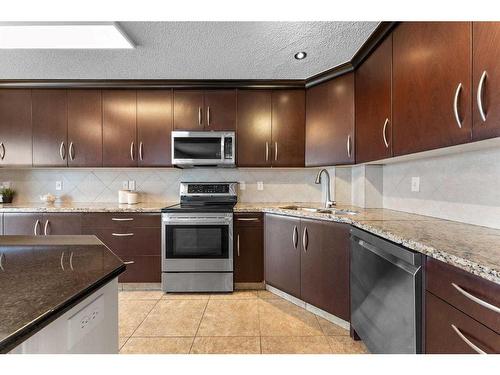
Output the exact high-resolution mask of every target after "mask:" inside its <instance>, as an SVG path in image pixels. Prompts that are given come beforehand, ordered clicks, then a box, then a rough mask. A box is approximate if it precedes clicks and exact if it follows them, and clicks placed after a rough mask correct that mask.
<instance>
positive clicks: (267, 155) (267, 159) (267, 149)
mask: <svg viewBox="0 0 500 375" xmlns="http://www.w3.org/2000/svg"><path fill="white" fill-rule="evenodd" d="M266 161H269V142H267V141H266Z"/></svg>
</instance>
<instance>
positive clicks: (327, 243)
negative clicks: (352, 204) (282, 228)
mask: <svg viewBox="0 0 500 375" xmlns="http://www.w3.org/2000/svg"><path fill="white" fill-rule="evenodd" d="M301 226H302V233H301V240H302V251H303V252H302V255H301V274H300V280H301V299H302V300H304V301H306V302H308V303H310V304H311V305H313V306H316V307H319V308H320V309H322V310H324V311H327V312H329V313H330V314H333V315H335V316H338V317H339V318H341V319H344V320H346V321H349V320H350V307H349V304H350V300H349V248H350V244H349V226H348V225H347V224H339V223H330V222H323V221H318V220H306V219H302V220H301Z"/></svg>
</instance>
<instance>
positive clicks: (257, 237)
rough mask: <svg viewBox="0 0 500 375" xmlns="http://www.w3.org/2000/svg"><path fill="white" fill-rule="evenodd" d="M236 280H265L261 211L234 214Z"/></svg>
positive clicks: (255, 281)
mask: <svg viewBox="0 0 500 375" xmlns="http://www.w3.org/2000/svg"><path fill="white" fill-rule="evenodd" d="M233 238H234V246H233V248H234V252H233V253H234V282H235V283H260V282H262V281H264V243H263V242H264V241H263V240H264V233H263V217H262V214H261V213H237V214H235V215H234V234H233Z"/></svg>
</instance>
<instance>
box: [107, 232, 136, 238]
mask: <svg viewBox="0 0 500 375" xmlns="http://www.w3.org/2000/svg"><path fill="white" fill-rule="evenodd" d="M112 235H113V236H115V237H131V236H133V235H134V233H112Z"/></svg>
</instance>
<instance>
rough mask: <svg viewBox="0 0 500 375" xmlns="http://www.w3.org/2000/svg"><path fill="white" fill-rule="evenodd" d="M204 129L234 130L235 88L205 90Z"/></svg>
mask: <svg viewBox="0 0 500 375" xmlns="http://www.w3.org/2000/svg"><path fill="white" fill-rule="evenodd" d="M205 119H206V121H205V130H233V131H234V130H236V90H207V91H205Z"/></svg>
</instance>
